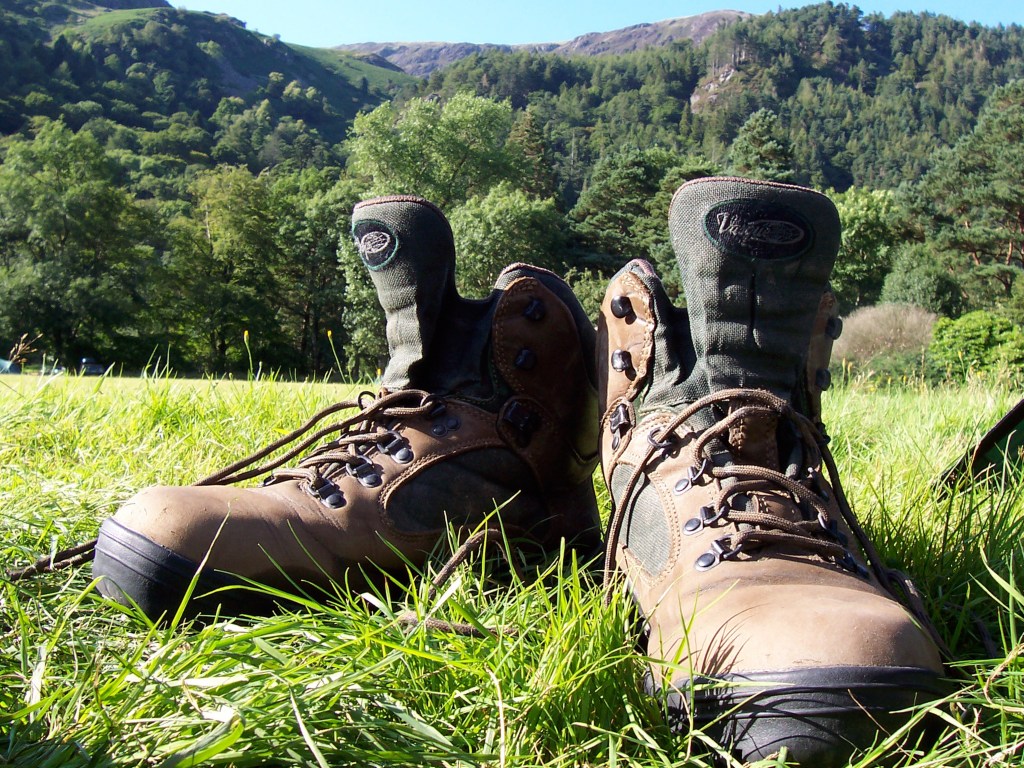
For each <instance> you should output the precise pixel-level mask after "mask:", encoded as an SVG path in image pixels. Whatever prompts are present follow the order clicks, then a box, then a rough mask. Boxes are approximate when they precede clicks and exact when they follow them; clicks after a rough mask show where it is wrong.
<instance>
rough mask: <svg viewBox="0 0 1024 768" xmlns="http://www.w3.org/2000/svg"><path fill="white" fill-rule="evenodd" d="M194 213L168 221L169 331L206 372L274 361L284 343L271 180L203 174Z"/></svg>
mask: <svg viewBox="0 0 1024 768" xmlns="http://www.w3.org/2000/svg"><path fill="white" fill-rule="evenodd" d="M192 191H193V194H194V197H195V203H194V208H193V215H192V216H191V217H186V216H181V217H178V218H177V219H175V220H174V222H172V242H173V247H172V251H171V256H170V262H169V264H168V273H169V275H168V277H169V279H168V280H167V281H166V282H165V283H164V285H163V289H164V290H163V295H162V296H161V299H162V301H161V305H162V306H163V307H164V309H165V312H166V323H167V328H168V330H169V331H170V332H171V334H172V337H173V338H175V339H176V341H177V344H178V345H180V347H181V348H183V349H184V350H186V355H187V356H188V357H190V358H194V359H196V360H197V361H198V362H199V363H200V365H201V366H202V367H203V369H204V370H206V371H207V372H217V373H220V372H224V371H226V370H230V369H232V368H234V369H238V368H244V367H247V366H248V365H249V364H250V355H251V356H252V359H251V363H252V365H254V366H255V365H256V364H257V363H258V362H260V361H262V360H264V359H269V360H277V356H278V354H279V353H280V352H281V350H282V349H283V348H286V347H287V345H286V343H285V341H284V340H283V338H282V333H281V330H280V325H279V323H278V321H277V311H278V307H279V303H280V298H279V297H280V294H281V287H280V285H279V283H278V278H277V274H278V268H279V266H280V262H281V253H280V251H279V249H278V247H277V244H278V241H277V237H276V227H275V224H274V219H273V217H272V215H268V212H270V210H271V208H270V194H269V182H268V179H267V178H266V177H264V176H258V177H257V176H253V175H252V174H251V173H249V171H247V170H246V169H245V168H242V167H232V166H222V167H219V168H217V169H215V170H212V171H206V172H204V173H201V174H200V175H199V176H198V177H197V178H196V180H195V182H194V183H193V185H192Z"/></svg>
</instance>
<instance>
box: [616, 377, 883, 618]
mask: <svg viewBox="0 0 1024 768" xmlns="http://www.w3.org/2000/svg"><path fill="white" fill-rule="evenodd" d="M723 407H724V408H730V407H731V410H728V412H726V413H725V415H724V416H722V417H721V418H719V419H718V420H717V421H716V422H715V423H713V424H712V425H711V426H710V427H708V428H707V429H705V430H703V431H702V432H700V433H698V434H696V435H694V432H693V430H692V429H690V428H689V427H687V425H688V423H689V422H690V421H691V420H693V419H694V417H695V416H697V415H698V414H699V413H700V412H701V411H704V410H705V409H711V410H712V412H715V409H719V410H718V412H719V413H721V412H722V411H721V409H723ZM766 417H771V418H778V419H785V420H788V421H790V422H791V423H793V424H794V426H795V428H796V434H797V435H798V436H800V437H801V439H802V441H803V442H804V444H805V446H813V448H812V450H813V451H815V452H817V453H819V454H821V456H822V459H823V461H824V463H825V466H826V468H827V470H828V474H829V477H830V479H831V481H832V485H833V488H834V489H835V491H836V501H837V506H838V508H839V513H840V515H841V516H842V517H843V519H844V521H846V522H847V523H848V524H849V523H850V521H852V525H850V527H851V530H853V531H854V534H855V536H856V537H857V539H858V541H859V542H861V543H862V546H863V549H864V551H865V553H866V554H867V556H868V559H869V562H870V563H871V566H872V568H873V570H874V572H875V573H876V576H878V575H879V574H880V573H881V568H880V567H879V565H878V564H879V563H880V562H881V561H880V559H879V558H878V556H877V553H876V552H875V551H874V548H873V547H872V546H871V544H870V541H869V540H868V539H867V536H866V535H865V534H864V533H863V530H862V529H861V528H860V526H859V524H857V522H856V518H855V517H854V515H853V512H852V510H851V509H850V508H849V504H848V503H847V502H846V497H845V495H844V494H843V492H842V487H841V486H840V484H839V476H838V471H837V469H836V467H835V463H834V461H833V460H832V457H831V455H829V454H828V449H827V447H826V446H825V442H824V439H823V438H821V437H820V433H819V432H818V430H817V429H816V428H815V426H814V424H813V423H812V422H811V421H810V420H809V419H807V418H806V417H805V416H803V415H802V414H800V413H798V412H797V411H796V410H794V409H793V407H792V406H791V405H790V404H789V403H787V402H786V401H785V400H783V399H781V398H779V397H777V396H775V395H773V394H771V393H770V392H766V391H763V390H746V389H730V390H723V391H721V392H716V393H714V394H712V395H709V396H707V397H703V398H701V399H700V400H697V401H696V402H694V403H692V404H691V405H689V406H687V407H686V408H684V409H683V410H682V411H680V412H679V413H678V414H676V415H675V416H674V417H673V418H672V420H671V421H670V422H669V423H668V424H667V425H666V426H665V427H664V428H661V429H658V430H654V431H652V432H651V433H650V434H649V435H648V443H649V447H648V448H647V450H646V452H645V453H644V455H643V457H642V458H641V460H640V461H639V462H638V463H637V465H636V467H634V469H633V472H632V473H631V474H630V476H629V479H628V480H627V482H626V485H625V487H624V489H623V492H622V496H621V497H620V499H619V501H618V503H617V504H616V507H615V509H614V511H613V514H612V518H611V521H610V522H609V526H608V536H607V549H606V551H605V574H604V579H605V587H606V590H607V593H606V601H607V600H609V599H610V598H611V589H612V586H613V583H614V579H615V576H616V572H617V569H616V558H617V550H618V545H619V540H620V537H621V530H622V526H623V523H624V521H625V516H626V511H627V509H628V506H629V504H630V501H631V499H632V497H633V494H634V491H635V490H636V488H637V486H638V484H639V482H640V480H641V478H642V476H643V474H644V472H645V471H646V469H647V467H648V466H649V465H650V463H651V461H652V459H653V458H654V457H655V455H656V454H657V453H658V452H659V451H664V450H665V449H666V447H667V446H676V445H678V444H679V442H680V440H681V437H682V436H681V435H680V434H679V430H680V429H686V434H687V435H688V436H689V437H691V438H693V439H694V442H693V444H692V450H693V451H694V454H695V455H696V456H697V457H699V458H700V460H701V466H700V469H699V470H698V472H699V473H700V474H703V473H705V472H706V473H707V474H709V475H710V476H711V477H713V478H714V479H716V480H718V481H719V483H720V488H719V490H718V492H717V494H716V495H715V497H714V499H713V500H712V502H711V503H710V504H709V505H707V506H705V507H702V508H701V511H700V517H699V518H698V519H696V520H695V521H693V522H689V521H688V523H687V524H688V525H689V526H690V527H689V528H687V529H686V531H685V532H687V533H694V532H696V530H699V529H702V528H705V527H708V526H710V525H714V524H717V523H720V522H722V521H727V522H729V523H732V524H733V525H735V526H736V530H735V532H733V533H730V534H728V535H727V536H724V537H719V538H718V539H716V540H715V541H714V543H713V545H712V549H711V550H710V551H708V552H706V553H705V554H704V555H702V556H701V557H700V558H699V559H698V562H697V567H698V568H699V569H701V570H706V569H708V568H710V567H714V565H717V564H718V563H719V562H721V561H722V560H725V559H734V558H736V557H737V556H738V555H739V554H741V553H745V552H747V553H749V552H752V551H754V550H757V549H760V548H762V547H765V546H784V547H786V548H791V549H795V550H796V551H801V552H805V553H807V554H813V555H818V556H820V557H822V558H825V559H828V560H831V561H832V562H833V563H835V564H836V565H838V566H841V567H844V568H848V569H850V562H851V561H852V562H853V563H854V564H855V565H856V568H855V569H851V570H855V571H856V572H857V573H860V572H861V571H863V574H862V575H863V576H865V577H866V576H867V572H866V570H865V569H864V568H863V566H861V565H860V564H859V563H857V562H856V560H855V559H854V558H853V555H852V554H851V552H850V550H849V549H847V546H846V542H845V541H843V539H844V538H845V537H844V536H843V535H842V532H841V531H840V530H839V526H838V521H837V520H834V519H833V518H832V513H831V511H830V507H829V505H828V503H827V502H826V500H825V498H824V497H823V495H822V494H820V493H818V490H817V489H818V486H819V482H818V477H817V475H816V473H814V472H809V471H808V472H805V473H804V474H805V475H806V477H805V478H804V479H803V481H798V480H796V479H795V478H794V477H790V476H788V475H787V474H783V473H782V472H780V471H778V470H776V469H771V468H769V467H764V466H760V465H754V464H734V463H727V464H725V465H720V462H718V463H713V462H712V456H711V453H712V448H714V451H715V453H716V454H721V453H725V454H728V453H729V451H728V449H725V450H724V451H723V450H721V449H720V444H721V443H722V442H723V440H724V438H726V437H727V436H728V434H729V432H730V430H732V429H733V427H735V426H737V425H739V424H740V423H742V422H743V421H745V420H749V419H763V418H766ZM805 463H806V456H805ZM696 474H697V473H695V471H694V469H693V468H691V470H690V472H689V473H688V474H687V476H686V477H684V478H683V481H686V482H683V481H680V483H678V484H677V486H678V485H685V488H684V490H688V489H689V487H690V485H692V482H693V479H694V478H693V477H691V475H693V476H694V477H695V476H696ZM722 481H725V482H722ZM776 504H784V505H786V506H788V507H790V508H792V507H796V508H797V509H799V510H801V512H802V514H803V515H804V516H805V517H806V519H805V520H793V519H791V518H790V517H788V516H786V517H784V516H782V515H781V514H777V513H776V512H775V511H773V509H772V507H773V506H774V505H776ZM879 581H880V582H881V583H882V584H883V586H885V587H886V588H887V589H889V586H888V584H889V579H888V578H887V577H886V576H885V575H884V574H883V575H882V576H879ZM889 591H890V592H892V589H889Z"/></svg>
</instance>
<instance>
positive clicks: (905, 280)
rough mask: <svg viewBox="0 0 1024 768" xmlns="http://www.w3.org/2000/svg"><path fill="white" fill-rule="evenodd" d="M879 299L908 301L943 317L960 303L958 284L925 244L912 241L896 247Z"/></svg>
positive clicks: (957, 309) (958, 308)
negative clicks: (897, 250)
mask: <svg viewBox="0 0 1024 768" xmlns="http://www.w3.org/2000/svg"><path fill="white" fill-rule="evenodd" d="M881 300H882V301H883V302H884V303H887V304H912V305H914V306H916V307H923V308H924V309H927V310H929V311H930V312H934V313H936V314H939V315H945V316H946V317H957V316H958V315H959V314H960V312H961V311H962V310H963V305H964V299H963V291H962V289H961V287H960V284H959V283H958V282H957V281H956V279H955V278H954V277H953V275H952V274H950V271H949V270H948V269H947V268H945V267H943V266H942V264H941V262H940V261H939V260H938V259H936V258H935V257H934V254H933V251H932V246H930V245H928V244H926V243H914V244H911V245H907V246H905V247H903V248H902V249H900V250H899V253H898V255H897V256H896V258H895V259H894V260H893V268H892V271H891V272H890V273H889V274H888V276H887V277H886V278H885V284H884V285H883V286H882V295H881Z"/></svg>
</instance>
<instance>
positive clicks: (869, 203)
mask: <svg viewBox="0 0 1024 768" xmlns="http://www.w3.org/2000/svg"><path fill="white" fill-rule="evenodd" d="M832 199H833V201H834V202H835V204H836V208H837V209H838V210H839V219H840V221H841V222H842V226H843V239H842V244H841V245H840V248H839V255H838V256H837V258H836V265H835V268H834V269H833V270H832V287H833V288H834V289H835V291H836V295H837V296H838V298H839V302H840V305H841V306H842V308H843V311H847V312H848V311H849V310H851V309H854V308H856V307H862V306H865V305H867V304H874V303H875V302H876V301H878V298H879V296H880V294H881V292H882V286H883V284H884V282H885V276H886V275H887V274H888V273H889V270H890V269H891V267H892V251H893V247H894V246H895V245H896V244H898V243H900V242H902V241H903V239H904V232H903V225H902V216H903V213H902V211H901V209H900V208H899V206H898V204H897V202H896V197H895V195H894V194H893V193H892V192H890V191H887V190H881V189H873V190H869V189H862V188H860V187H851V188H850V189H848V190H847V191H846V192H842V193H839V194H834V195H833V196H832Z"/></svg>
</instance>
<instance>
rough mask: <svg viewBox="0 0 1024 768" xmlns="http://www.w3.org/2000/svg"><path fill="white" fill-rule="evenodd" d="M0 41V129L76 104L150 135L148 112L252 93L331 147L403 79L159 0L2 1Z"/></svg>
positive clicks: (203, 110)
mask: <svg viewBox="0 0 1024 768" xmlns="http://www.w3.org/2000/svg"><path fill="white" fill-rule="evenodd" d="M111 5H116V6H118V7H117V8H111V7H109V6H111ZM0 40H2V41H3V45H2V46H0V63H4V62H3V59H4V58H9V60H10V65H11V66H10V68H9V69H8V72H9V73H10V76H9V77H8V78H7V79H6V82H4V78H3V77H2V76H0V82H2V86H0V100H3V101H4V102H6V106H7V109H4V108H3V107H4V104H2V103H0V130H3V131H4V132H11V131H13V130H18V129H20V128H22V127H24V126H25V125H26V124H27V120H28V119H30V118H31V117H32V116H34V115H42V116H46V117H58V116H61V114H62V113H68V112H69V109H68V107H69V106H71V105H75V104H83V103H86V104H87V107H84V108H82V109H84V110H85V112H86V113H87V116H89V117H96V116H102V117H106V118H109V119H112V120H114V121H115V122H117V123H120V124H128V125H135V126H136V127H140V126H141V127H153V126H154V125H155V124H156V123H155V120H154V119H153V117H152V115H162V116H164V117H169V116H170V115H173V114H175V113H178V112H186V113H190V114H198V115H199V116H201V117H202V118H209V117H210V116H212V114H213V113H214V111H215V110H216V109H217V107H218V105H219V104H220V102H221V100H222V99H224V98H230V97H237V98H242V99H243V100H248V99H251V98H252V97H253V96H254V94H256V93H257V92H258V91H260V90H262V91H264V92H265V93H263V94H262V95H265V96H269V97H271V98H278V101H280V104H278V105H277V106H278V112H279V114H280V115H290V116H292V117H293V118H295V119H302V120H304V121H306V123H307V124H309V125H311V126H312V127H314V128H316V129H317V130H319V131H320V132H321V133H322V134H323V135H324V136H325V137H326V138H328V140H330V141H337V140H339V139H340V138H341V137H342V136H343V135H344V131H345V128H346V126H347V124H348V123H349V121H350V120H351V119H352V118H353V117H354V116H355V114H356V113H357V112H358V111H359V110H360V109H363V108H365V107H368V106H374V105H376V104H378V103H380V101H382V100H383V99H385V98H387V97H388V96H390V94H392V93H393V92H394V91H395V90H397V89H399V88H401V87H403V86H405V85H408V84H409V83H411V82H413V79H412V78H411V77H409V76H407V75H405V74H403V73H401V72H399V71H396V70H395V69H394V68H393V67H391V66H390V65H386V66H379V65H378V64H377V63H375V62H374V60H373V59H368V58H366V57H359V56H355V55H350V54H344V53H341V52H334V51H331V52H328V51H317V50H316V49H308V48H304V47H301V46H289V45H286V44H285V43H283V42H281V41H280V40H278V39H276V38H272V37H267V36H264V35H260V34H258V33H255V32H251V31H249V30H247V29H246V28H245V25H244V23H242V22H240V21H238V20H236V19H233V18H231V17H229V16H226V15H213V14H209V13H197V12H189V11H185V10H178V9H174V8H171V7H170V6H169V5H168V4H167V3H165V2H163V0H121V2H107V3H103V4H98V3H88V2H82V1H78V2H75V1H67V2H48V3H33V2H29V1H28V0H12V3H11V5H10V6H8V7H7V8H5V9H4V10H2V11H0ZM4 53H9V54H10V55H9V57H5V56H4ZM380 63H383V62H380ZM0 71H2V70H0ZM272 73H277V74H272ZM286 91H287V92H286ZM33 93H35V94H37V95H36V96H35V97H31V95H32V94H33ZM82 109H80V110H79V111H82ZM70 111H71V112H74V109H71V110H70ZM5 113H6V114H5ZM13 113H18V115H19V116H20V117H21V120H18V119H17V117H16V116H15V114H13ZM133 113H134V115H133ZM147 113H149V114H151V117H149V118H147V117H146V115H147ZM66 116H67V115H66ZM69 122H71V123H75V122H81V121H78V120H75V119H74V118H73V116H72V119H71V120H69Z"/></svg>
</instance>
